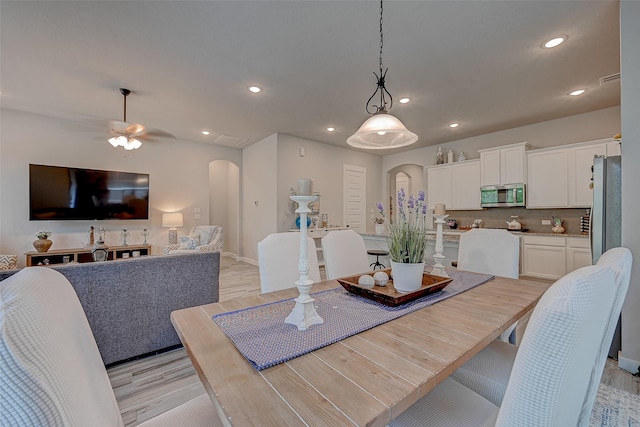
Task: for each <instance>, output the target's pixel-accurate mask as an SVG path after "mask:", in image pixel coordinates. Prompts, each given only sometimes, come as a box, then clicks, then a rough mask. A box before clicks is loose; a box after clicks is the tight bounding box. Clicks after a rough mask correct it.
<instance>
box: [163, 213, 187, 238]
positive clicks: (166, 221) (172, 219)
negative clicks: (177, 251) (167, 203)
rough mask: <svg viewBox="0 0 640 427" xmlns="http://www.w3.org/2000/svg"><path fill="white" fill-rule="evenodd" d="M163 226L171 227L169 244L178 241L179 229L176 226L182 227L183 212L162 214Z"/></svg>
mask: <svg viewBox="0 0 640 427" xmlns="http://www.w3.org/2000/svg"><path fill="white" fill-rule="evenodd" d="M162 226H163V227H170V228H169V244H170V245H175V244H177V243H178V230H176V227H182V212H165V213H163V214H162Z"/></svg>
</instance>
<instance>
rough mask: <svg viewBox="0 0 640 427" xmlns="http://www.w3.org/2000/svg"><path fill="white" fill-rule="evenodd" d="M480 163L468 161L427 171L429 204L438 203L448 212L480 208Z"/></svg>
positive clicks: (435, 167) (439, 166) (431, 168)
mask: <svg viewBox="0 0 640 427" xmlns="http://www.w3.org/2000/svg"><path fill="white" fill-rule="evenodd" d="M479 182H480V161H479V160H468V161H465V162H459V163H452V164H448V165H438V166H431V167H429V168H428V169H427V204H428V206H429V207H431V208H433V207H434V206H435V205H436V204H438V203H443V204H445V205H446V207H447V210H472V209H481V207H480V185H479Z"/></svg>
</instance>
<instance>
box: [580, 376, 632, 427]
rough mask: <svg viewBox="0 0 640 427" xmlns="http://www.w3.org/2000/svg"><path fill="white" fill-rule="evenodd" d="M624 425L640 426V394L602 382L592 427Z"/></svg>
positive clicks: (594, 408)
mask: <svg viewBox="0 0 640 427" xmlns="http://www.w3.org/2000/svg"><path fill="white" fill-rule="evenodd" d="M622 426H625V427H639V426H640V395H637V394H631V393H628V392H626V391H624V390H620V389H617V388H614V387H611V386H608V385H606V384H600V387H599V388H598V395H597V396H596V402H595V403H594V405H593V411H592V412H591V422H590V427H622Z"/></svg>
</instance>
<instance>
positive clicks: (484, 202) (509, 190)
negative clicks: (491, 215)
mask: <svg viewBox="0 0 640 427" xmlns="http://www.w3.org/2000/svg"><path fill="white" fill-rule="evenodd" d="M524 190H525V189H524V184H506V185H485V186H483V187H480V206H482V207H483V208H501V207H505V208H506V207H514V206H525V198H524V197H525V191H524Z"/></svg>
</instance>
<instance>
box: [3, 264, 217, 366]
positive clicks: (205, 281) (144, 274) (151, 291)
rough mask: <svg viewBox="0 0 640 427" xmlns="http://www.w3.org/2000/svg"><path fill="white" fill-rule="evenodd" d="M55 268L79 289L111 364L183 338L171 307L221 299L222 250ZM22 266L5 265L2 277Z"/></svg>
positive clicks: (95, 333) (178, 307) (165, 346)
mask: <svg viewBox="0 0 640 427" xmlns="http://www.w3.org/2000/svg"><path fill="white" fill-rule="evenodd" d="M27 268H34V267H27ZM50 268H54V269H56V270H58V271H59V272H60V273H62V274H63V275H64V276H65V277H66V278H67V279H68V280H69V282H71V284H72V285H73V287H74V289H75V290H76V293H77V294H78V298H79V299H80V303H81V304H82V307H83V308H84V311H85V313H86V315H87V319H88V320H89V325H90V326H91V330H92V331H93V335H94V336H95V339H96V342H97V344H98V349H99V350H100V354H101V355H102V360H103V362H104V363H105V365H110V364H113V363H115V362H120V361H123V360H127V359H130V358H133V357H135V356H140V355H143V354H146V353H151V352H155V351H157V350H162V349H165V348H167V347H172V346H175V345H177V344H180V339H179V338H178V335H177V334H176V332H175V329H174V328H173V325H172V324H171V319H170V315H171V312H172V311H174V310H179V309H182V308H187V307H193V306H196V305H202V304H209V303H212V302H217V301H218V291H219V289H218V278H219V272H220V252H208V253H193V254H182V255H166V256H143V257H140V258H129V259H120V260H115V261H107V262H96V263H81V264H76V263H72V264H60V265H53V266H50ZM16 271H18V270H9V271H0V280H4V279H5V278H6V277H9V276H11V275H12V274H14V273H15V272H16ZM43 285H44V286H46V284H43Z"/></svg>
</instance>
